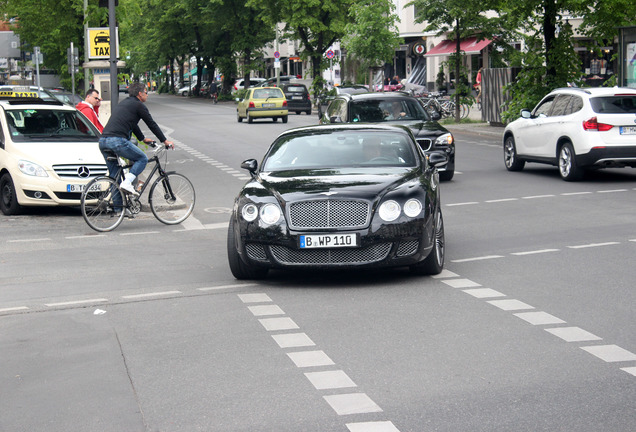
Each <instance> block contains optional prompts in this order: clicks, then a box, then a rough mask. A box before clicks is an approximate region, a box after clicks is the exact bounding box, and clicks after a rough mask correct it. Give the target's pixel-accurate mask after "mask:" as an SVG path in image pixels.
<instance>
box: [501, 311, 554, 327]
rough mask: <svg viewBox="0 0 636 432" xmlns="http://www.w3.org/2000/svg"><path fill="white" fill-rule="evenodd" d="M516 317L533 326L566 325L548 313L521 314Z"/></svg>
mask: <svg viewBox="0 0 636 432" xmlns="http://www.w3.org/2000/svg"><path fill="white" fill-rule="evenodd" d="M514 315H515V316H516V317H518V318H521V319H522V320H524V321H526V322H529V323H530V324H532V325H548V324H565V321H563V320H562V319H561V318H557V317H555V316H554V315H550V314H549V313H547V312H520V313H516V314H514Z"/></svg>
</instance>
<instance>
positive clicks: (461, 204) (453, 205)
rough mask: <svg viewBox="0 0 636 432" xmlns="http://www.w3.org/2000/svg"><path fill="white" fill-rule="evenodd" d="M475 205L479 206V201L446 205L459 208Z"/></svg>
mask: <svg viewBox="0 0 636 432" xmlns="http://www.w3.org/2000/svg"><path fill="white" fill-rule="evenodd" d="M475 204H479V203H478V202H477V201H471V202H463V203H454V204H446V207H457V206H465V205H475Z"/></svg>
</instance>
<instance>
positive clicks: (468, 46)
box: [424, 37, 492, 57]
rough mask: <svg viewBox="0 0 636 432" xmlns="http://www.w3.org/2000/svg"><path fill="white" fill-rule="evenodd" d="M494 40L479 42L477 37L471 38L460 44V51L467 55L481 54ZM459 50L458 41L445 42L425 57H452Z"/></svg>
mask: <svg viewBox="0 0 636 432" xmlns="http://www.w3.org/2000/svg"><path fill="white" fill-rule="evenodd" d="M491 42H492V40H490V39H482V40H480V41H477V38H476V37H471V38H468V39H466V40H463V41H461V42H460V43H459V49H460V51H464V52H465V53H466V54H479V53H480V52H481V50H483V49H484V48H486V47H487V46H488V45H490V43H491ZM456 49H457V41H455V40H452V41H451V40H445V41H442V42H440V43H439V44H437V45H436V46H434V47H433V48H432V49H431V50H430V51H429V52H427V53H426V54H424V57H434V56H447V55H451V54H453V53H454V52H455V50H456Z"/></svg>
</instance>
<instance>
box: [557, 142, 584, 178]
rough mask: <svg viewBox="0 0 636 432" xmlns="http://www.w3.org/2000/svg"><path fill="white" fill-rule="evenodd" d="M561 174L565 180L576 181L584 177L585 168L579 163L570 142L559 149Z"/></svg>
mask: <svg viewBox="0 0 636 432" xmlns="http://www.w3.org/2000/svg"><path fill="white" fill-rule="evenodd" d="M559 174H561V178H562V179H563V180H565V181H576V180H580V179H581V177H583V169H582V168H581V167H579V166H578V165H577V163H576V153H574V147H572V144H571V143H569V142H568V143H565V144H563V146H561V150H559Z"/></svg>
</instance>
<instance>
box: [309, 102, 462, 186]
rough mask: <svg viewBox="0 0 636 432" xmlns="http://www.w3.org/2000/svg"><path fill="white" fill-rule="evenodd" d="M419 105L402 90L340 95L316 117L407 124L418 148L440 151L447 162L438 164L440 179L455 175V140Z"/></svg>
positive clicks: (341, 121)
mask: <svg viewBox="0 0 636 432" xmlns="http://www.w3.org/2000/svg"><path fill="white" fill-rule="evenodd" d="M438 119H439V118H437V119H435V118H431V116H430V115H429V114H428V113H427V112H426V110H425V109H424V108H423V107H422V105H421V104H420V103H419V101H418V100H417V99H416V98H414V97H413V96H410V95H408V94H406V93H402V92H378V93H363V94H341V95H338V96H336V97H335V98H334V100H333V101H331V102H330V103H329V106H328V107H327V110H326V112H325V113H324V114H323V116H322V117H321V119H320V123H321V124H330V123H389V124H396V125H403V126H407V127H409V128H410V129H411V131H412V132H413V135H415V138H416V139H417V143H418V144H419V145H420V147H421V148H422V149H423V150H424V151H425V152H426V154H428V155H430V154H431V153H434V152H441V153H443V154H445V155H446V157H447V158H448V164H446V166H445V167H441V168H440V170H439V177H440V179H441V180H445V181H448V180H451V179H452V178H453V176H454V175H455V139H454V138H453V135H452V134H451V133H450V132H449V131H448V130H447V129H446V128H445V127H444V126H442V125H440V124H439V123H438V122H437V120H438Z"/></svg>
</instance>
